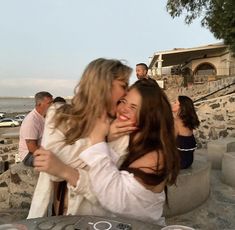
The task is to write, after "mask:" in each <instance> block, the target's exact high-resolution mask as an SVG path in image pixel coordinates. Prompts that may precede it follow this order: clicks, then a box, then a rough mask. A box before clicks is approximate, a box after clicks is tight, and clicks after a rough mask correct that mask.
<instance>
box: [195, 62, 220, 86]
mask: <svg viewBox="0 0 235 230" xmlns="http://www.w3.org/2000/svg"><path fill="white" fill-rule="evenodd" d="M215 76H216V68H215V66H214V65H213V64H211V63H208V62H204V63H201V64H200V65H198V66H197V67H196V69H195V71H194V82H195V83H203V82H205V81H210V80H214V79H215Z"/></svg>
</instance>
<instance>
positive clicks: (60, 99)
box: [53, 97, 66, 103]
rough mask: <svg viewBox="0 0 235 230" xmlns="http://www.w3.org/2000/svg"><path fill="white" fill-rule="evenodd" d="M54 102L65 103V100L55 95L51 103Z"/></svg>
mask: <svg viewBox="0 0 235 230" xmlns="http://www.w3.org/2000/svg"><path fill="white" fill-rule="evenodd" d="M56 102H59V103H66V100H65V99H64V98H63V97H55V98H54V99H53V103H56Z"/></svg>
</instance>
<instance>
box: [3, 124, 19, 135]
mask: <svg viewBox="0 0 235 230" xmlns="http://www.w3.org/2000/svg"><path fill="white" fill-rule="evenodd" d="M19 131H20V126H19V127H0V135H1V134H5V133H18V132H19Z"/></svg>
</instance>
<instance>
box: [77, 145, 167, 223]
mask: <svg viewBox="0 0 235 230" xmlns="http://www.w3.org/2000/svg"><path fill="white" fill-rule="evenodd" d="M111 152H112V151H111ZM111 152H110V149H109V147H108V146H107V143H105V142H102V143H98V144H96V145H93V146H91V147H89V148H88V149H86V150H85V151H83V152H82V153H81V154H80V158H81V159H82V160H83V161H84V162H85V163H86V164H87V165H89V166H90V169H89V170H88V174H89V177H90V182H91V187H92V190H93V192H94V193H95V194H96V196H97V198H98V200H99V202H100V203H101V205H102V206H103V207H104V208H106V209H107V210H109V211H111V212H113V213H117V214H121V215H125V216H129V217H133V218H139V219H141V220H145V221H146V220H151V221H155V222H157V221H158V220H159V218H160V217H161V215H162V211H163V204H164V202H165V194H164V192H161V193H153V192H152V191H150V190H147V189H146V188H145V187H144V186H143V185H141V184H140V183H139V182H138V181H137V180H136V179H135V178H134V175H133V174H131V173H129V172H127V171H119V170H118V168H117V166H116V165H115V164H114V162H113V160H112V158H111V157H110V154H111V155H112V153H111Z"/></svg>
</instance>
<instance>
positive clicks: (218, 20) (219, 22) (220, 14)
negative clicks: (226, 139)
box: [166, 0, 235, 54]
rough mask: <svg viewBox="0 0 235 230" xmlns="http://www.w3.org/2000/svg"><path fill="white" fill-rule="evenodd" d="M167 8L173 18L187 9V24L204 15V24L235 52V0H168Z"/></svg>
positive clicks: (202, 22) (202, 21)
mask: <svg viewBox="0 0 235 230" xmlns="http://www.w3.org/2000/svg"><path fill="white" fill-rule="evenodd" d="M166 8H167V11H168V13H169V14H170V15H171V16H172V17H173V18H175V17H179V16H180V15H182V14H183V13H185V11H186V16H185V22H186V24H190V23H192V21H193V20H194V19H196V18H198V17H202V20H201V24H202V26H203V27H206V28H208V29H209V30H210V31H211V32H212V33H213V35H214V36H215V38H217V39H223V40H224V44H226V45H229V46H230V49H231V50H232V51H233V53H234V54H235V0H168V1H167V6H166Z"/></svg>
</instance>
